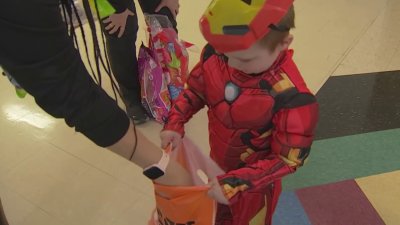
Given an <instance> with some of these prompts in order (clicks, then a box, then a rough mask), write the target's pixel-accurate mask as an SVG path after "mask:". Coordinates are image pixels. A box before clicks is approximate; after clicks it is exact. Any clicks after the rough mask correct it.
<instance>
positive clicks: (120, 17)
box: [103, 9, 135, 38]
mask: <svg viewBox="0 0 400 225" xmlns="http://www.w3.org/2000/svg"><path fill="white" fill-rule="evenodd" d="M133 15H135V13H133V12H132V11H130V10H129V9H126V10H125V11H123V12H122V13H114V14H112V15H111V16H109V17H108V18H107V19H105V20H103V23H105V24H107V26H106V27H105V29H106V30H107V31H108V33H109V34H114V33H115V32H117V31H118V30H119V32H118V37H119V38H120V37H122V35H123V34H124V32H125V27H126V20H127V19H128V16H133Z"/></svg>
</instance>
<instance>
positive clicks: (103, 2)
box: [90, 0, 115, 19]
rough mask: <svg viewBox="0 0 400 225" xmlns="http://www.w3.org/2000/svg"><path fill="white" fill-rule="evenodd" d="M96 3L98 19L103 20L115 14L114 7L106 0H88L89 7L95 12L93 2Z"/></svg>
mask: <svg viewBox="0 0 400 225" xmlns="http://www.w3.org/2000/svg"><path fill="white" fill-rule="evenodd" d="M94 1H97V8H98V9H99V15H100V19H104V18H105V17H108V16H110V15H112V14H114V13H115V9H114V7H112V5H111V4H110V3H109V2H108V1H107V0H90V7H91V8H92V10H96V5H95V2H94Z"/></svg>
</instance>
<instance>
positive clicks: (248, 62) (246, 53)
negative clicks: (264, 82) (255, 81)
mask: <svg viewBox="0 0 400 225" xmlns="http://www.w3.org/2000/svg"><path fill="white" fill-rule="evenodd" d="M292 40H293V36H292V35H289V36H288V37H287V38H285V40H283V41H282V42H281V43H280V44H278V46H277V47H276V48H275V50H274V51H271V50H270V49H268V48H267V47H265V46H262V45H261V44H260V43H259V42H256V43H255V44H254V45H252V46H251V47H250V48H248V49H246V50H240V51H234V52H228V53H225V56H226V57H228V65H229V66H230V67H232V68H235V69H237V70H240V71H242V72H244V73H246V74H257V73H261V72H264V71H266V70H268V68H269V67H270V66H271V65H272V64H273V63H274V62H275V60H276V58H278V56H279V54H280V53H281V51H283V50H285V49H287V48H288V47H289V45H290V43H291V42H292Z"/></svg>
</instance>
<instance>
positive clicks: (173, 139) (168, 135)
mask: <svg viewBox="0 0 400 225" xmlns="http://www.w3.org/2000/svg"><path fill="white" fill-rule="evenodd" d="M160 137H161V148H163V149H166V148H167V147H168V145H169V144H171V147H172V151H174V150H176V149H177V148H179V146H181V144H182V137H181V135H180V134H179V133H177V132H175V131H172V130H164V131H161V133H160Z"/></svg>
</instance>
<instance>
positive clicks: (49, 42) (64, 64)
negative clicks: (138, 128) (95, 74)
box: [0, 0, 129, 147]
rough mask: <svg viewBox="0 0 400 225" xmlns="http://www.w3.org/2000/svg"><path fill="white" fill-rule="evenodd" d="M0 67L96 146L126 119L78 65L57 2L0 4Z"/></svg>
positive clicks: (117, 132) (115, 135)
mask: <svg viewBox="0 0 400 225" xmlns="http://www.w3.org/2000/svg"><path fill="white" fill-rule="evenodd" d="M0 30H1V33H0V65H2V66H3V67H4V68H5V69H6V70H7V71H8V72H10V74H12V76H13V77H14V78H15V79H16V80H17V81H18V83H19V84H20V85H21V86H22V87H23V88H25V89H26V90H27V91H28V92H29V93H30V94H31V95H32V96H33V97H34V98H35V101H36V102H37V104H38V105H39V106H40V107H42V108H43V109H44V110H45V111H46V112H47V113H49V114H51V115H52V116H54V117H56V118H64V119H65V121H66V123H67V124H68V125H69V126H71V127H75V129H76V130H77V131H78V132H81V133H83V134H84V135H85V136H87V137H88V138H89V139H91V140H92V141H93V142H95V143H96V144H97V145H99V146H102V147H105V146H109V145H112V144H114V143H116V142H117V141H118V140H119V139H120V138H121V137H122V136H123V135H124V134H125V133H126V131H127V129H128V127H129V119H128V117H127V116H126V114H125V113H124V112H123V111H122V110H121V109H120V108H119V107H118V106H117V104H116V103H115V101H114V100H113V99H112V98H110V97H109V96H108V95H107V94H106V93H105V92H104V91H103V90H102V89H101V88H100V87H99V86H97V85H96V84H95V83H94V81H93V79H92V78H91V77H90V75H89V73H88V72H87V70H86V68H85V67H84V65H83V63H82V60H81V58H80V56H79V53H78V52H77V51H76V49H75V48H74V46H73V41H72V39H71V38H70V37H69V36H68V35H67V33H66V27H65V24H64V23H63V22H62V19H61V15H60V11H59V5H58V1H57V0H0Z"/></svg>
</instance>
